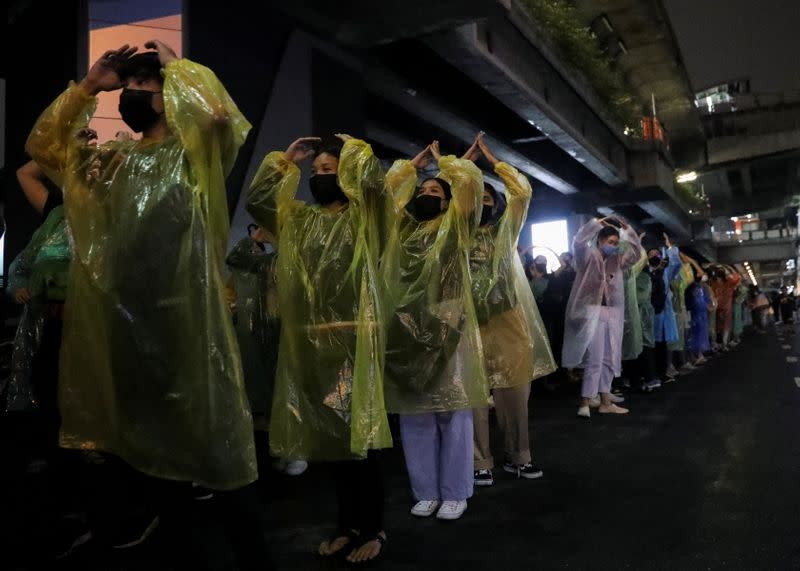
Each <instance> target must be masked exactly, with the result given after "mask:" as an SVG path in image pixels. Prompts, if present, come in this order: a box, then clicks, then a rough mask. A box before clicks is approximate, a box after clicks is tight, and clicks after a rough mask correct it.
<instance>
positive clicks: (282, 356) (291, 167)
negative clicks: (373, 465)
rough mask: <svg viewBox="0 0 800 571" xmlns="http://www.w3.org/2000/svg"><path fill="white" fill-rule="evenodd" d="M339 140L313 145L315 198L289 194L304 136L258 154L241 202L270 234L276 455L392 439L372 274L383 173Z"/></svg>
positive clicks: (324, 454) (316, 453)
mask: <svg viewBox="0 0 800 571" xmlns="http://www.w3.org/2000/svg"><path fill="white" fill-rule="evenodd" d="M345 138H346V139H347V140H346V141H345V143H344V145H343V146H342V145H341V144H339V145H323V148H321V149H319V150H318V152H317V153H316V159H315V163H314V172H315V174H314V176H312V177H311V181H310V186H311V191H312V194H313V195H314V197H315V199H316V204H314V203H306V202H303V201H300V200H296V199H295V194H296V192H297V188H298V185H299V181H300V169H299V168H298V167H297V165H296V164H295V161H297V162H299V160H301V159H303V158H305V157H306V156H309V155H310V154H311V152H312V151H311V149H310V148H307V149H306V148H305V147H304V146H303V141H305V140H304V139H300V140H298V141H297V142H295V143H294V144H293V145H292V146H291V147H290V148H289V149H287V151H286V152H285V153H284V152H273V153H270V154H268V155H267V156H266V157H265V158H264V161H263V162H262V164H261V167H260V168H259V169H258V172H257V173H256V176H255V178H254V180H253V182H252V184H251V187H250V194H249V196H248V199H247V211H248V212H249V213H250V214H251V215H252V216H253V218H254V219H255V220H256V222H258V224H259V225H261V226H262V227H263V228H265V229H266V230H267V231H269V232H270V233H271V234H272V235H273V236H275V237H276V239H277V248H278V263H277V266H278V267H277V284H278V306H279V312H280V317H281V333H280V345H279V349H278V370H277V374H276V379H275V392H274V395H273V401H272V402H273V404H272V418H271V422H270V448H271V450H272V453H273V454H274V455H276V456H279V457H282V458H289V459H303V460H320V461H332V460H348V459H358V458H364V457H366V455H367V453H368V451H369V450H372V449H380V448H387V447H390V446H391V445H392V440H391V435H390V433H389V425H388V420H387V417H386V410H385V406H384V400H383V359H384V347H385V339H384V326H383V310H382V308H381V294H380V291H379V282H378V273H377V272H378V255H379V248H380V234H379V229H378V220H379V214H380V212H381V210H382V208H383V171H382V170H381V167H380V163H379V161H378V159H377V158H376V157H375V156H374V155H373V153H372V148H371V147H370V146H369V145H368V144H367V143H365V142H364V141H361V140H358V139H353V138H349V137H345ZM308 142H309V143H311V141H308ZM314 142H315V141H314Z"/></svg>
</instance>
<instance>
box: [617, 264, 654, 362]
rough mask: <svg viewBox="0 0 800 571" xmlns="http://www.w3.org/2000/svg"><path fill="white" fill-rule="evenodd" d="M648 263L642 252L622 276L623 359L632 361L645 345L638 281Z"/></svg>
mask: <svg viewBox="0 0 800 571" xmlns="http://www.w3.org/2000/svg"><path fill="white" fill-rule="evenodd" d="M646 264H647V256H646V255H644V252H642V256H641V257H640V258H639V261H638V262H636V263H635V264H634V265H633V266H631V267H630V268H626V269H625V270H623V271H622V276H623V278H624V279H625V318H624V326H623V331H622V360H623V361H632V360H634V359H636V358H637V357H639V355H641V353H642V348H643V347H644V340H643V335H642V314H641V312H640V311H639V298H638V296H637V291H636V281H637V278H638V277H639V274H641V273H642V270H643V269H644V267H645V265H646ZM648 296H649V293H648ZM648 299H649V297H648Z"/></svg>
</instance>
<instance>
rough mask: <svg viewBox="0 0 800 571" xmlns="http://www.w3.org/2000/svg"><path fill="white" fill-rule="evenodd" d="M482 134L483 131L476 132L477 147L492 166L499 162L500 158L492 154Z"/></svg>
mask: <svg viewBox="0 0 800 571" xmlns="http://www.w3.org/2000/svg"><path fill="white" fill-rule="evenodd" d="M483 135H484V133H483V131H481V132H480V133H478V138H477V139H476V141H477V143H478V147H479V148H480V150H481V152H482V153H483V156H484V157H486V160H487V161H489V162H490V163H492V166H494V165H496V164H497V163H499V162H500V160H499V159H498V158H497V157H496V156H494V153H493V152H492V150H491V149H490V148H489V145H487V144H486V141H484V140H483Z"/></svg>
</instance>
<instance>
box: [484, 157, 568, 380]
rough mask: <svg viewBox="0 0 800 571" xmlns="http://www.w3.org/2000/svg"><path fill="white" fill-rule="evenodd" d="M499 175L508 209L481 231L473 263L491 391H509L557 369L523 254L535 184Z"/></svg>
mask: <svg viewBox="0 0 800 571" xmlns="http://www.w3.org/2000/svg"><path fill="white" fill-rule="evenodd" d="M495 172H496V173H497V175H498V176H499V177H500V178H501V180H502V181H503V184H505V187H506V196H507V201H508V206H507V208H506V210H505V212H504V213H503V215H502V216H501V217H500V219H499V220H498V221H497V222H496V223H495V224H492V225H488V226H484V227H481V228H478V231H477V233H476V234H475V238H474V241H473V245H472V249H471V251H470V258H469V259H470V271H471V276H472V297H473V300H474V303H475V310H476V313H477V318H478V323H479V325H480V332H481V341H482V344H483V355H484V359H485V362H486V376H487V378H488V380H489V386H490V387H492V388H508V387H514V386H519V385H522V384H524V383H528V382H530V381H531V380H533V379H537V378H539V377H542V376H544V375H547V374H550V373H552V372H553V371H555V370H556V364H555V361H554V360H553V353H552V351H551V350H550V343H549V341H548V339H547V333H546V332H545V328H544V323H543V322H542V317H541V315H540V314H539V308H538V306H537V305H536V300H535V299H534V297H533V294H532V293H531V288H530V287H529V286H528V280H527V279H526V277H525V270H524V269H523V267H522V262H521V260H520V258H519V255H517V240H518V238H519V233H520V231H521V230H522V226H523V224H524V223H525V220H526V218H527V214H528V205H529V204H530V200H531V195H532V190H531V185H530V182H529V181H528V179H527V178H526V177H525V176H524V175H522V174H521V173H520V172H519V171H517V169H515V168H514V167H512V166H511V165H509V164H507V163H503V162H501V163H498V164H497V165H496V166H495Z"/></svg>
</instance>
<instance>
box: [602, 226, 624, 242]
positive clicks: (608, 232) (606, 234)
mask: <svg viewBox="0 0 800 571" xmlns="http://www.w3.org/2000/svg"><path fill="white" fill-rule="evenodd" d="M611 236H616V237H617V238H619V230H617V229H616V228H614V227H613V226H603V228H602V229H601V230H600V232H598V233H597V239H598V240H606V239H607V238H610V237H611Z"/></svg>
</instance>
